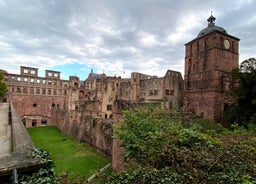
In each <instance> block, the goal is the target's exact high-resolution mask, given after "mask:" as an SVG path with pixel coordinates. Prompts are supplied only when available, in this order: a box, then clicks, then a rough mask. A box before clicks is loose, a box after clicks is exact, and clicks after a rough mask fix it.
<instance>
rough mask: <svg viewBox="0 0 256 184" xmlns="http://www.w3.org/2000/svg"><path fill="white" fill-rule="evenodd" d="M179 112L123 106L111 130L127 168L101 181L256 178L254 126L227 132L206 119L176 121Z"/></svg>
mask: <svg viewBox="0 0 256 184" xmlns="http://www.w3.org/2000/svg"><path fill="white" fill-rule="evenodd" d="M180 115H181V113H179V112H174V113H172V114H170V113H166V112H165V111H164V110H162V109H161V108H160V107H155V106H153V105H152V106H149V107H139V108H136V109H135V110H134V111H125V112H124V120H123V122H122V123H121V124H120V125H119V126H117V127H115V129H114V130H115V132H116V136H117V138H118V139H119V140H120V141H121V145H120V146H122V147H124V148H125V151H124V152H123V153H122V154H123V156H124V158H126V161H128V162H127V165H126V166H127V169H126V170H124V171H122V172H119V173H113V174H112V175H111V176H109V177H105V181H104V183H106V184H148V183H151V184H153V183H162V184H182V183H191V184H203V183H208V184H215V183H223V184H224V183H255V182H256V180H255V178H256V172H255V169H256V166H255V164H252V163H254V162H255V157H256V143H255V141H253V139H254V138H255V136H254V135H255V131H254V132H252V133H250V132H249V131H248V132H246V134H245V135H246V136H245V135H243V136H241V137H239V136H240V135H241V133H242V131H241V132H237V134H235V135H233V133H231V132H228V130H226V129H224V128H223V127H221V126H216V124H215V123H214V122H212V121H210V120H205V119H196V120H193V121H192V122H191V123H188V122H187V123H182V121H181V119H182V118H181V116H180ZM212 125H214V126H212ZM238 128H240V127H238ZM253 130H254V129H253ZM255 130H256V129H255ZM237 131H238V130H237ZM223 135H227V137H223ZM232 136H234V137H235V138H236V139H234V141H233V139H232ZM237 140H241V141H237ZM242 140H243V141H242ZM248 148H250V149H248Z"/></svg>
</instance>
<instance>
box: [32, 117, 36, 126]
mask: <svg viewBox="0 0 256 184" xmlns="http://www.w3.org/2000/svg"><path fill="white" fill-rule="evenodd" d="M32 127H36V120H35V119H33V120H32Z"/></svg>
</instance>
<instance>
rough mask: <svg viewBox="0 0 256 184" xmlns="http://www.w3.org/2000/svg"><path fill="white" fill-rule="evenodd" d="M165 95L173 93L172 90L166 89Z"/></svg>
mask: <svg viewBox="0 0 256 184" xmlns="http://www.w3.org/2000/svg"><path fill="white" fill-rule="evenodd" d="M165 95H174V90H169V89H166V90H165Z"/></svg>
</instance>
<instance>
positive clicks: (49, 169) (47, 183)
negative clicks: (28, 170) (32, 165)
mask: <svg viewBox="0 0 256 184" xmlns="http://www.w3.org/2000/svg"><path fill="white" fill-rule="evenodd" d="M32 156H33V157H34V158H38V159H41V160H42V162H43V163H44V167H41V168H40V169H39V170H37V171H35V172H33V173H32V174H23V175H19V177H18V178H19V182H20V183H21V184H34V183H37V184H54V183H57V182H56V180H55V172H54V169H53V161H52V160H51V159H50V156H49V154H48V152H47V151H45V150H42V149H39V148H35V149H34V151H33V153H32Z"/></svg>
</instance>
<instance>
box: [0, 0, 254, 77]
mask: <svg viewBox="0 0 256 184" xmlns="http://www.w3.org/2000/svg"><path fill="white" fill-rule="evenodd" d="M211 11H212V12H213V15H214V16H215V17H216V22H215V23H216V25H217V26H221V27H223V28H225V29H226V31H227V32H228V34H230V35H233V36H235V37H237V38H240V39H241V41H240V59H239V60H240V62H242V61H243V60H245V59H248V58H250V57H256V54H255V53H256V52H255V51H256V1H254V0H207V1H206V0H205V1H202V0H0V68H1V69H4V70H6V71H8V72H9V73H17V74H18V73H19V69H20V66H30V67H36V68H39V71H40V76H42V77H43V76H44V70H45V69H47V70H57V71H60V72H61V73H62V76H61V78H62V79H68V77H69V75H76V76H78V77H79V78H80V80H85V79H86V78H87V76H88V73H89V72H91V70H93V72H95V73H103V72H104V73H106V74H107V75H110V76H113V75H117V76H122V77H130V73H131V72H141V73H145V74H152V75H158V76H159V77H161V76H164V74H165V72H166V71H167V69H171V70H177V71H180V72H182V73H183V71H184V50H185V47H184V44H185V43H187V42H189V41H191V40H192V39H194V38H195V37H196V36H197V34H198V33H199V32H200V31H201V30H202V29H203V28H205V27H207V21H206V20H207V18H208V17H209V16H210V15H211Z"/></svg>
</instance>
